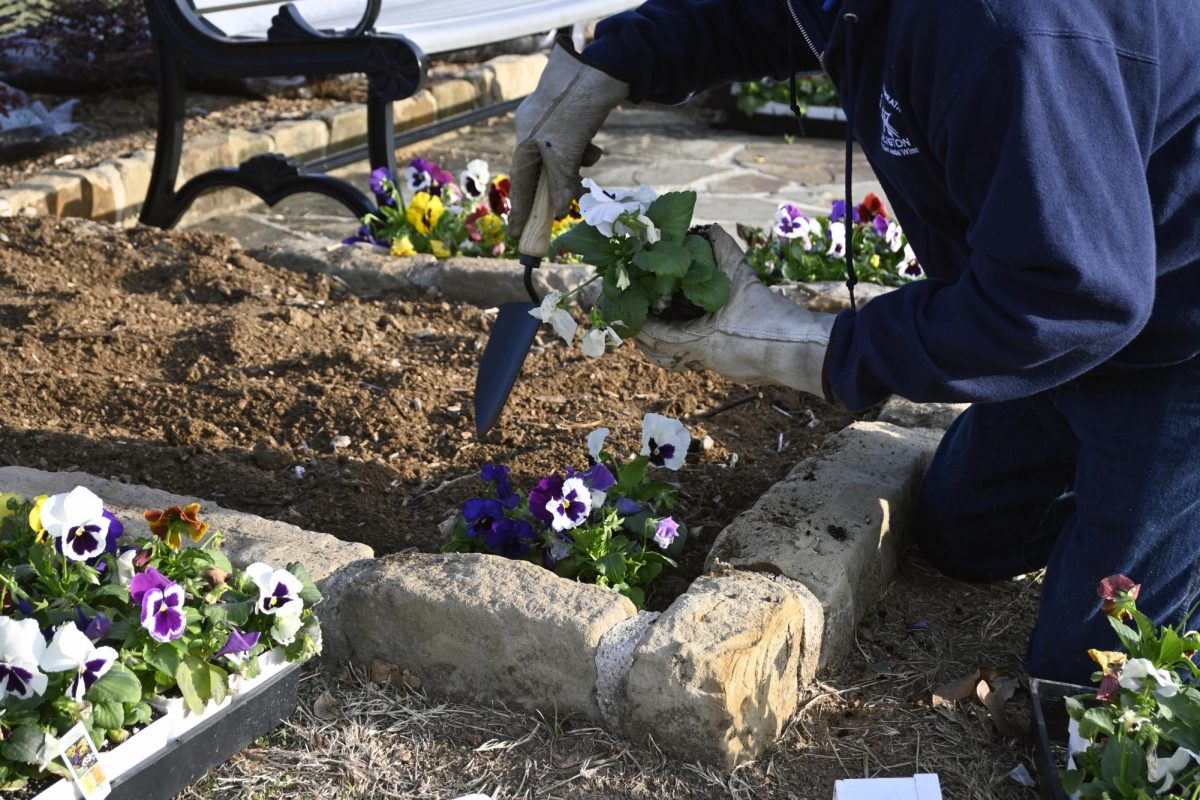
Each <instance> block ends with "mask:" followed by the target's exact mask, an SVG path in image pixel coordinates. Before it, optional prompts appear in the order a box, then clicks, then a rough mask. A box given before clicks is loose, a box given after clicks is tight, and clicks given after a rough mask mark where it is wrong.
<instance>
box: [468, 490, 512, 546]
mask: <svg viewBox="0 0 1200 800" xmlns="http://www.w3.org/2000/svg"><path fill="white" fill-rule="evenodd" d="M463 519H465V520H466V521H467V536H470V537H471V538H472V539H478V538H479V537H481V536H482V537H485V538H486V537H487V535H488V534H489V533H491V531H492V526H493V525H495V524H496V522H497V521H499V520H501V519H504V508H503V506H501V505H500V501H499V500H492V499H490V498H483V497H472V498H471V499H470V500H468V501H467V502H465V503H463Z"/></svg>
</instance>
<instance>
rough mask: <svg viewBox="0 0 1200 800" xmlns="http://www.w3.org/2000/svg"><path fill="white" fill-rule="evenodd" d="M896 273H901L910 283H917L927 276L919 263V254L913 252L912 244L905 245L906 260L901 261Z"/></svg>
mask: <svg viewBox="0 0 1200 800" xmlns="http://www.w3.org/2000/svg"><path fill="white" fill-rule="evenodd" d="M896 272H897V273H899V275H900V277H901V278H904V279H905V280H909V281H915V280H916V279H917V278H920V277H922V276H923V275H924V274H925V270H924V269H922V267H921V263H920V262H919V261H917V254H916V253H915V252H914V251H913V249H912V245H911V244H906V245H904V258H903V259H902V260H901V261H900V266H899V267H898V268H897V270H896Z"/></svg>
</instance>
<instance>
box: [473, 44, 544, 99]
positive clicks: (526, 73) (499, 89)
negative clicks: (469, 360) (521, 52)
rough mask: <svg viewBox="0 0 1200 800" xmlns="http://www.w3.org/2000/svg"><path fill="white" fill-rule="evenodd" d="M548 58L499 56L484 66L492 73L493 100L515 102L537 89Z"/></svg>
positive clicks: (533, 54)
mask: <svg viewBox="0 0 1200 800" xmlns="http://www.w3.org/2000/svg"><path fill="white" fill-rule="evenodd" d="M546 61H547V58H546V56H545V54H543V53H532V54H530V55H525V56H515V55H510V56H497V57H496V58H493V59H491V60H490V61H488V62H487V63H485V64H484V68H485V69H488V70H490V71H491V73H492V87H491V89H492V99H493V100H515V99H516V98H518V97H524V96H525V95H527V94H529V93H530V92H532V91H533V90H534V89H536V88H537V84H538V79H539V78H541V77H542V70H543V69H545V68H546Z"/></svg>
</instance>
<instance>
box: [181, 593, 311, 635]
mask: <svg viewBox="0 0 1200 800" xmlns="http://www.w3.org/2000/svg"><path fill="white" fill-rule="evenodd" d="M314 588H315V587H314ZM318 597H320V595H318ZM254 603H255V601H254V600H241V601H238V602H236V603H214V604H213V605H211V606H205V607H204V608H203V609H201V613H202V614H204V618H205V619H206V620H208V621H209V623H210V624H212V625H216V626H232V627H235V628H244V627H245V626H246V623H247V622H249V621H250V615H251V614H252V613H253V612H254Z"/></svg>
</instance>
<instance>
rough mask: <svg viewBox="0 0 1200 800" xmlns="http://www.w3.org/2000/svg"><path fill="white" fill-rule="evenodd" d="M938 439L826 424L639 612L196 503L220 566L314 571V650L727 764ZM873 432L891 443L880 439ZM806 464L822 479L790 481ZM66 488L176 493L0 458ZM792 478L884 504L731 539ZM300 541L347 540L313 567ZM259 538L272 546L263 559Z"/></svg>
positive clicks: (125, 494)
mask: <svg viewBox="0 0 1200 800" xmlns="http://www.w3.org/2000/svg"><path fill="white" fill-rule="evenodd" d="M886 410H887V409H885V411H886ZM893 411H894V409H893ZM939 436H940V433H939V432H937V431H932V430H927V429H921V428H912V429H909V428H902V427H899V426H896V425H892V424H889V423H856V424H855V425H853V426H851V427H850V428H847V429H845V430H844V431H842V432H839V433H838V434H834V435H833V436H831V437H830V438H829V439H828V440H827V446H826V448H824V450H823V453H822V455H819V456H817V457H816V458H815V459H808V460H806V461H804V462H802V463H801V464H800V465H798V466H797V468H796V469H795V470H793V473H792V474H791V475H790V476H789V477H788V478H787V479H785V480H784V481H780V482H779V483H778V484H776V485H775V486H773V487H772V488H771V489H770V490H768V491H767V492H766V493H765V494H764V495H763V497H762V498H761V499H760V501H759V503H758V504H756V506H755V507H754V508H753V509H751V510H749V511H747V512H745V513H744V514H743V515H741V516H739V517H738V518H737V519H735V520H734V522H733V523H731V524H730V526H728V527H727V528H726V529H725V530H724V531H723V532H722V533H721V535H720V536H719V537H718V542H717V544H714V548H713V553H712V554H711V555H710V566H711V569H710V572H709V574H707V575H705V576H701V578H699V579H697V580H696V581H695V582H694V583H693V584H692V586H691V587H689V589H688V591H687V592H685V593H684V594H683V595H681V596H680V597H679V598H678V599H677V600H676V601H675V602H674V603H672V605H671V606H670V607H669V608H668V609H667V610H666V611H664V612H662V614H653V613H646V612H642V613H637V612H636V611H635V610H634V609H633V606H632V604H630V603H629V601H628V600H627V599H626V598H624V597H621V596H620V595H616V594H614V593H612V592H608V591H607V590H604V589H600V588H599V587H596V586H591V585H587V584H579V583H575V582H573V581H568V580H565V579H562V578H559V577H557V576H554V575H550V574H548V573H545V572H544V571H543V570H542V569H541V568H540V567H537V566H535V565H532V564H526V563H524V562H511V561H507V560H505V559H502V558H499V557H494V556H485V555H479V554H419V553H397V554H393V555H391V556H386V557H383V558H379V559H375V558H371V557H370V556H369V555H368V556H367V557H365V558H364V557H362V556H363V550H365V551H366V553H367V554H369V552H370V551H369V548H365V547H364V546H362V545H354V544H351V543H346V542H339V541H337V540H336V539H334V537H329V536H327V535H326V534H315V533H311V532H306V531H300V530H299V529H296V528H294V526H290V525H287V524H285V523H274V522H269V521H266V520H261V519H259V518H257V517H253V515H248V514H238V513H237V512H228V511H225V510H224V509H220V508H216V509H213V508H212V507H211V506H210V507H209V509H208V511H206V515H207V516H208V517H209V519H210V520H212V521H213V523H214V525H216V526H217V527H219V528H223V529H226V530H228V531H230V535H229V539H228V544H229V548H230V550H231V557H233V556H235V555H236V554H240V555H238V557H236V558H235V559H234V560H235V561H239V562H240V561H245V560H248V559H254V560H257V559H259V558H262V559H263V560H272V558H273V560H275V561H281V562H282V561H287V560H300V561H304V562H305V563H309V565H310V569H314V570H315V569H320V570H321V572H320V573H319V574H320V575H321V576H322V577H321V581H322V586H323V591H324V592H325V594H326V602H325V604H324V605H323V607H322V609H321V622H322V630H323V633H324V635H325V643H326V644H325V646H326V656H325V657H326V659H327V660H330V661H333V662H334V663H339V662H344V661H346V660H350V661H353V662H356V663H359V664H361V665H364V666H369V665H370V664H371V663H372V662H373V661H374V660H376V659H381V660H383V661H386V662H388V663H391V664H394V665H396V666H397V667H400V668H403V669H407V670H409V671H410V673H411V674H413V675H415V676H417V677H418V678H420V680H421V683H422V685H423V687H424V688H425V689H427V690H429V691H431V692H435V693H441V694H447V695H451V696H458V697H463V698H466V699H468V700H475V701H479V700H491V701H495V700H499V701H502V702H507V703H511V704H513V705H517V706H522V707H526V708H530V707H536V708H542V709H554V710H555V711H556V712H558V713H575V714H580V715H583V716H585V717H586V718H588V719H591V720H593V721H595V722H597V723H600V724H603V725H605V726H606V727H607V728H609V729H610V730H615V731H618V732H621V733H623V734H625V735H626V736H629V737H630V738H632V739H634V740H635V741H637V740H642V739H645V738H646V737H652V738H653V739H654V741H655V742H656V743H658V745H659V746H661V747H663V748H664V749H667V750H669V751H671V752H673V753H676V754H678V755H681V756H683V757H685V758H692V759H697V760H702V761H706V762H710V763H716V764H720V765H722V766H724V767H733V766H736V765H737V764H739V763H743V762H745V761H746V760H749V759H753V758H755V757H757V756H758V755H759V754H760V753H761V752H762V751H763V750H764V749H765V748H766V747H768V746H769V745H770V744H771V742H773V741H774V740H775V739H776V738H777V737H778V735H779V733H780V732H781V731H782V729H783V726H784V725H785V724H786V723H787V721H788V719H789V717H790V716H791V715H792V714H793V713H794V711H795V708H796V704H797V702H798V688H799V686H800V685H801V684H802V683H804V682H807V681H809V680H811V679H812V678H813V676H814V675H815V673H816V671H817V669H818V668H819V667H820V666H822V665H824V664H826V663H828V661H829V660H831V659H832V658H835V657H837V656H838V655H839V654H840V653H842V652H844V651H845V649H846V647H847V645H848V642H849V641H850V640H851V638H852V635H853V627H854V625H855V624H856V622H857V619H858V615H860V614H861V612H862V610H863V609H864V608H865V607H866V604H867V602H868V596H867V594H864V592H865V591H866V590H860V591H859V592H858V594H855V593H854V591H851V595H850V601H851V602H850V604H849V605H850V611H849V612H847V611H846V610H845V609H844V608H841V607H835V606H834V605H832V604H836V603H844V602H845V599H846V595H845V590H846V587H850V588H851V589H852V590H853V589H855V586H854V581H855V579H861V578H862V577H863V576H870V587H869V592H870V593H873V592H877V591H878V590H879V589H881V588H882V586H883V585H884V583H885V582H886V579H887V577H888V575H889V574H890V570H891V569H892V568H893V567H894V564H895V554H896V552H897V549H898V538H899V537H898V536H897V535H896V534H898V533H899V531H898V528H899V527H900V524H901V523H902V522H903V520H904V519H905V517H906V514H907V513H908V511H910V510H911V505H912V500H913V499H914V497H915V488H916V486H918V485H919V482H920V475H921V472H922V471H923V469H924V466H925V465H926V463H927V461H928V458H929V456H930V455H931V453H932V448H933V447H934V446H935V445H936V442H937V439H938V437H939ZM881 440H886V441H887V442H889V443H891V445H892V449H891V450H889V451H886V453H885V452H884V451H883V450H881V448H880V446H879V444H880V441H881ZM881 454H882V455H881ZM809 471H812V472H813V473H814V474H816V473H818V472H819V473H821V474H823V475H824V476H828V477H829V478H830V480H829V481H825V480H824V479H822V480H811V481H809V480H805V476H806V475H807V474H808V473H809ZM836 482H841V483H836ZM76 484H82V485H88V486H90V487H91V488H93V490H94V491H96V492H97V494H99V495H100V496H101V497H102V498H104V499H105V501H106V503H107V504H108V505H109V506H110V507H114V508H117V509H120V510H123V511H125V513H124V514H122V516H123V517H125V516H128V515H135V514H137V513H138V512H139V511H140V508H141V507H150V506H155V505H159V506H161V505H163V504H164V503H167V502H181V501H185V500H187V499H188V498H179V497H178V496H175V495H172V494H170V493H167V492H161V491H158V490H154V489H148V488H146V487H138V486H128V485H125V484H119V483H117V482H115V481H107V480H105V479H102V478H95V477H93V476H89V475H86V474H83V473H45V472H41V471H38V470H28V469H24V468H19V467H8V468H2V469H0V487H3V488H6V489H11V490H16V491H21V492H23V493H26V494H31V493H34V492H54V491H65V490H67V489H69V488H71V487H72V486H74V485H76ZM804 484H812V485H814V486H817V485H819V486H821V487H823V489H822V491H824V495H820V496H814V497H812V498H810V499H811V500H812V501H813V502H812V503H811V504H810V505H809V506H808V507H805V510H804V512H803V513H805V514H815V515H820V514H821V513H824V512H827V511H829V510H830V509H829V508H826V507H825V506H823V505H822V504H821V503H820V502H817V501H819V500H821V497H826V498H828V497H829V496H835V497H836V496H839V495H838V491H840V490H838V489H837V487H838V486H841V487H843V488H846V487H849V489H851V490H853V491H854V492H857V493H858V494H856V495H854V497H857V498H859V499H860V500H861V499H862V498H863V497H864V496H865V497H867V498H873V499H874V500H876V501H877V500H879V499H880V498H882V499H884V500H886V501H887V503H888V504H889V513H888V514H885V515H883V516H882V517H880V518H879V519H877V520H874V521H872V522H871V523H870V524H868V525H865V526H863V525H862V524H861V523H858V522H857V521H855V520H850V519H844V520H842V521H844V522H845V523H846V524H847V526H849V525H851V524H859V530H858V531H857V532H856V535H857V536H858V537H859V538H858V539H857V541H858V542H859V546H857V547H845V548H841V549H834V550H833V551H828V550H823V551H809V552H803V553H801V552H793V553H792V554H791V557H790V558H781V557H780V552H779V551H777V550H776V551H772V550H770V549H766V550H764V551H762V552H751V551H739V552H732V551H730V550H729V545H730V543H731V542H737V541H739V540H741V543H742V544H744V545H746V546H752V545H755V544H756V541H757V542H758V543H760V544H761V541H759V540H755V539H754V538H753V537H750V538H748V539H745V536H744V534H745V530H746V528H745V526H744V525H745V520H750V521H754V520H755V519H756V518H759V517H761V516H762V515H763V514H769V513H775V512H771V511H770V509H771V508H772V504H776V503H778V502H779V501H780V499H781V495H782V499H783V500H784V501H786V502H788V503H792V504H793V505H795V503H796V502H799V503H800V504H801V505H803V504H804V502H806V501H804V500H803V499H801V500H799V501H797V500H796V497H795V493H796V492H797V491H798V490H797V487H798V486H800V489H799V491H804V488H803V485H804ZM864 492H865V493H866V494H865V495H864V494H863V493H864ZM854 497H852V499H854ZM868 502H869V500H868ZM833 510H835V511H836V510H837V507H836V505H835V506H834V507H833ZM843 510H844V509H843ZM139 516H140V515H139ZM131 518H133V517H132V516H131ZM254 522H257V523H261V524H263V525H265V526H266V528H265V529H262V530H258V532H257V533H256V534H255V535H254V537H253V541H252V542H250V543H249V544H247V543H244V542H240V541H239V537H240V535H241V533H240V532H241V531H245V530H251V529H252V526H251V523H254ZM143 524H144V523H143ZM792 524H793V525H794V523H792ZM778 527H779V526H778V524H777V527H776V529H775V530H773V532H772V535H777V534H778V533H779V530H778ZM893 527H895V528H896V529H897V530H896V531H893ZM863 531H866V532H867V533H866V534H864V533H863ZM785 533H786V532H785ZM868 534H869V535H873V536H875V537H876V540H875V541H872V540H871V539H870V538H869V535H868ZM313 537H324V539H328V540H333V542H334V543H336V545H337V546H340V547H341V548H346V549H343V550H340V551H339V553H338V556H337V557H335V558H330V557H328V556H326V557H323V558H322V559H319V561H320V564H319V565H318V564H312V563H310V562H312V560H313V559H312V553H313V551H314V547H315V546H316V545H317V543H318V540H317V539H314V538H313ZM884 540H887V541H886V542H885V541H884ZM264 541H267V544H266V545H264V544H262V543H263V542H264ZM814 541H815V540H814ZM881 542H883V543H884V544H885V545H886V546H883V547H881V546H879V545H880V543H881ZM326 544H331V543H329V542H326ZM251 545H252V546H253V547H257V548H258V549H253V547H251ZM718 545H720V547H718ZM270 547H273V548H274V550H273V551H272V552H274V554H275V555H274V556H273V557H270V556H264V555H263V554H264V553H265V552H266V550H265V549H264V548H270ZM248 548H249V549H248ZM360 548H361V549H360ZM720 551H725V555H724V556H722V555H721V552H720ZM872 552H875V553H879V554H881V555H878V556H872V555H871V553H872ZM809 561H816V562H820V563H821V564H823V565H824V567H825V568H824V570H823V571H818V572H817V573H816V575H815V577H814V574H810V573H806V572H804V571H803V570H797V569H796V568H795V565H796V564H797V563H807V562H809ZM876 562H878V563H876ZM822 576H824V577H825V578H826V579H825V580H819V578H821V577H822ZM489 590H491V591H489ZM839 591H840V592H841V594H839ZM380 620H384V621H386V622H385V624H383V625H380V624H379V621H380ZM833 623H836V625H834V624H833ZM547 654H549V655H547Z"/></svg>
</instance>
